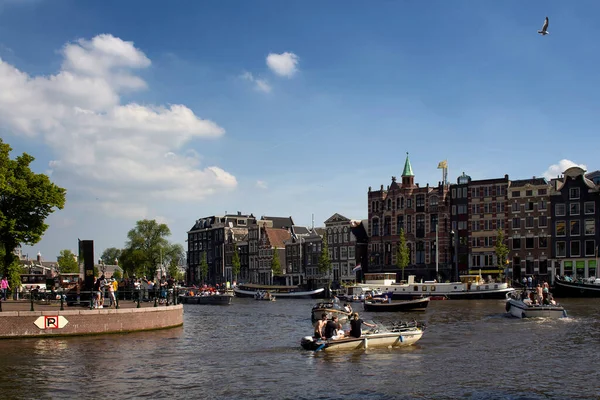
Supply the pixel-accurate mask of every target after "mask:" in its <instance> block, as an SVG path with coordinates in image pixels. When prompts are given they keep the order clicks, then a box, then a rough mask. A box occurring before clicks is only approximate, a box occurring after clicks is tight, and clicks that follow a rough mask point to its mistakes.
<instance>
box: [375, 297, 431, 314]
mask: <svg viewBox="0 0 600 400" xmlns="http://www.w3.org/2000/svg"><path fill="white" fill-rule="evenodd" d="M429 300H430V298H429V297H423V298H420V299H414V300H395V301H394V300H392V301H389V302H377V301H365V303H364V309H365V311H375V312H379V311H388V312H389V311H394V312H397V311H425V309H426V308H427V306H428V305H429Z"/></svg>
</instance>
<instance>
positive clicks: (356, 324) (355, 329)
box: [350, 312, 377, 338]
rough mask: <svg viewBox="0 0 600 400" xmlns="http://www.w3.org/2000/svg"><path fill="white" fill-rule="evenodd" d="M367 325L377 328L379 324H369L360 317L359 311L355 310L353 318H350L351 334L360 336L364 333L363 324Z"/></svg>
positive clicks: (356, 336)
mask: <svg viewBox="0 0 600 400" xmlns="http://www.w3.org/2000/svg"><path fill="white" fill-rule="evenodd" d="M363 324H364V325H366V326H368V327H369V328H375V327H376V326H377V325H375V324H369V323H368V322H365V321H363V320H362V319H360V318H359V317H358V313H357V312H355V313H354V314H352V319H351V320H350V336H352V337H355V338H359V337H361V335H362V325H363Z"/></svg>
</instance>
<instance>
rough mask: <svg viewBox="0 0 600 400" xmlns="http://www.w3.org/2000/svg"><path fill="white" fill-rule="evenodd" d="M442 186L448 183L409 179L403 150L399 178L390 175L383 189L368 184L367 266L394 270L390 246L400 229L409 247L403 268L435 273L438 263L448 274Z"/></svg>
mask: <svg viewBox="0 0 600 400" xmlns="http://www.w3.org/2000/svg"><path fill="white" fill-rule="evenodd" d="M448 189H449V186H448V185H447V184H445V183H442V182H441V183H439V184H438V186H437V187H430V186H429V184H428V185H427V186H424V187H420V186H419V184H415V176H414V173H413V170H412V166H411V164H410V160H409V158H408V155H407V156H406V161H405V164H404V171H403V173H402V182H401V183H398V182H397V181H396V177H392V183H391V185H389V186H388V187H387V189H385V190H384V189H383V185H381V188H380V190H377V191H373V190H371V188H370V187H369V192H368V234H369V254H370V260H369V272H372V271H393V272H397V271H398V268H397V267H396V249H397V246H398V243H399V239H400V230H401V229H403V230H404V232H405V237H406V242H407V246H408V249H409V252H410V263H409V267H407V268H406V269H405V272H406V273H407V274H414V275H417V278H427V279H429V278H434V277H435V276H436V269H438V272H439V273H440V275H442V277H444V278H448V277H449V276H450V274H451V271H452V260H451V254H450V232H451V226H450V213H449V206H450V198H449V195H448ZM436 231H437V232H436ZM436 237H437V239H436ZM436 249H437V251H438V254H437V256H438V257H437V263H436ZM436 264H437V266H436Z"/></svg>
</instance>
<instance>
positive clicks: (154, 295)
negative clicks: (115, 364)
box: [0, 288, 179, 312]
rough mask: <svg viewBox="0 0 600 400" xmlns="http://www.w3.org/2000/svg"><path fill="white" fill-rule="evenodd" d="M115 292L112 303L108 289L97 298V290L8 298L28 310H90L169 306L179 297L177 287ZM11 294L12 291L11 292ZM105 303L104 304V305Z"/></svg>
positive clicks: (40, 293) (0, 302) (27, 294)
mask: <svg viewBox="0 0 600 400" xmlns="http://www.w3.org/2000/svg"><path fill="white" fill-rule="evenodd" d="M114 293H115V299H114V304H113V300H112V296H111V295H110V292H109V291H108V290H106V291H104V292H103V293H102V294H101V295H100V297H99V298H98V296H97V295H98V291H83V290H82V291H80V292H79V293H77V292H75V291H69V292H63V291H47V292H37V293H36V292H33V291H26V292H20V294H21V296H22V297H21V299H16V300H10V303H11V304H15V303H20V304H29V311H35V305H54V306H59V305H60V310H64V309H65V306H67V307H77V306H81V307H89V309H90V310H92V309H95V308H109V307H112V306H113V305H114V306H115V308H116V309H118V308H119V307H120V306H119V303H124V302H133V303H134V304H135V307H136V308H140V307H141V304H142V303H150V304H152V303H153V306H154V307H158V306H159V305H164V306H170V305H177V302H178V297H179V288H171V289H166V290H160V289H156V290H155V289H152V290H148V289H133V290H117V291H116V292H114ZM11 294H12V293H11ZM7 298H8V294H7ZM2 303H7V301H5V300H2V299H0V312H2ZM105 305H106V306H105Z"/></svg>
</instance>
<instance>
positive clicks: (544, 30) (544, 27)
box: [538, 17, 550, 36]
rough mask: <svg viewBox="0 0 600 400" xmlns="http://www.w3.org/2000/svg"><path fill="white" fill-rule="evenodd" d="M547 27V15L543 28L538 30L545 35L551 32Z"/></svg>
mask: <svg viewBox="0 0 600 400" xmlns="http://www.w3.org/2000/svg"><path fill="white" fill-rule="evenodd" d="M547 29H548V17H546V20H545V21H544V26H542V30H541V31H538V33H539V34H540V35H542V36H545V35H547V34H549V33H550V32H548V30H547Z"/></svg>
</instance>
